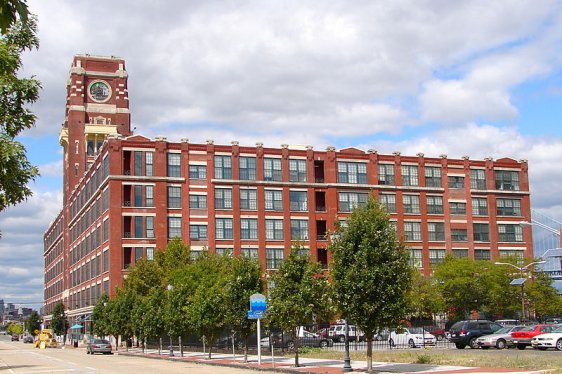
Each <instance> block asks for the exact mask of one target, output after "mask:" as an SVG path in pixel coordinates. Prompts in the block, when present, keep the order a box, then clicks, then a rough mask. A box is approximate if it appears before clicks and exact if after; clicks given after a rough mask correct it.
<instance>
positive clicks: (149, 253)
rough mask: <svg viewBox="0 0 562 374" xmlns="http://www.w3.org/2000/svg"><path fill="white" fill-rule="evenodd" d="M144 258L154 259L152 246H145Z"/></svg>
mask: <svg viewBox="0 0 562 374" xmlns="http://www.w3.org/2000/svg"><path fill="white" fill-rule="evenodd" d="M146 259H147V260H148V261H153V260H154V248H152V247H148V248H146Z"/></svg>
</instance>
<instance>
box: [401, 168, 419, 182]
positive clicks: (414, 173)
mask: <svg viewBox="0 0 562 374" xmlns="http://www.w3.org/2000/svg"><path fill="white" fill-rule="evenodd" d="M400 169H401V170H402V185H403V186H417V185H418V184H419V178H418V167H417V165H402V166H401V168H400Z"/></svg>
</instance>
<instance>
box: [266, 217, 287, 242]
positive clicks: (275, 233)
mask: <svg viewBox="0 0 562 374" xmlns="http://www.w3.org/2000/svg"><path fill="white" fill-rule="evenodd" d="M265 239H266V240H283V220H281V219H266V220H265Z"/></svg>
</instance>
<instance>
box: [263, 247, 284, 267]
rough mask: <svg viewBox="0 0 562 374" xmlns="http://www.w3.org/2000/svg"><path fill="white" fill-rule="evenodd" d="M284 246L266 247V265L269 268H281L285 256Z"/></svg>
mask: <svg viewBox="0 0 562 374" xmlns="http://www.w3.org/2000/svg"><path fill="white" fill-rule="evenodd" d="M284 256H285V254H284V250H283V248H266V249H265V266H266V268H267V269H279V267H280V266H281V265H282V264H283V258H284Z"/></svg>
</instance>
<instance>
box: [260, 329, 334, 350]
mask: <svg viewBox="0 0 562 374" xmlns="http://www.w3.org/2000/svg"><path fill="white" fill-rule="evenodd" d="M301 335H302V336H301V337H300V346H301V347H321V348H325V347H331V346H332V345H334V342H333V341H332V340H331V339H329V338H323V337H321V336H320V335H318V334H315V333H312V332H309V331H302V334H301ZM260 344H261V346H262V347H269V346H270V344H271V345H272V346H273V348H287V349H289V350H293V349H294V348H295V342H294V341H293V337H292V336H291V334H289V333H284V334H281V333H274V334H272V335H271V342H270V338H269V336H268V337H265V338H263V339H261V342H260Z"/></svg>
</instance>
